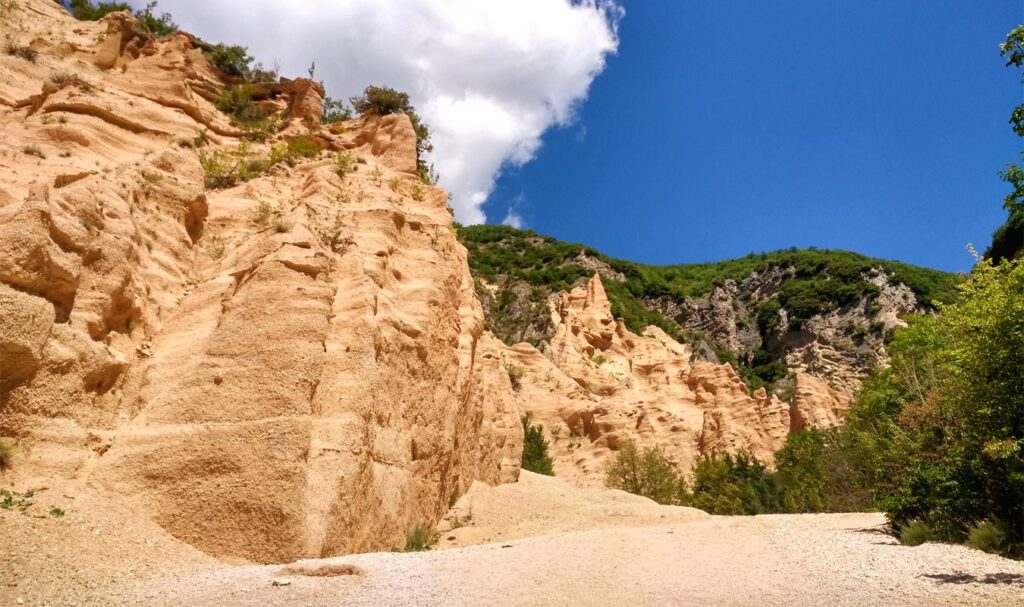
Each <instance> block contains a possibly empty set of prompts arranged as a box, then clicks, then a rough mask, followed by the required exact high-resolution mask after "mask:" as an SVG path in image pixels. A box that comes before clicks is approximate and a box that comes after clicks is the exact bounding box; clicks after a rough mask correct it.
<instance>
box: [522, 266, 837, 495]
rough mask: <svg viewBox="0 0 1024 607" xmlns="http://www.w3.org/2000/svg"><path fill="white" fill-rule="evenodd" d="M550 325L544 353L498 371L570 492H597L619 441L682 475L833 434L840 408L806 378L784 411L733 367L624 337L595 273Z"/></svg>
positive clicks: (532, 351) (662, 342) (652, 339)
mask: <svg viewBox="0 0 1024 607" xmlns="http://www.w3.org/2000/svg"><path fill="white" fill-rule="evenodd" d="M551 324H552V327H553V334H552V337H551V341H550V345H549V346H548V348H547V352H546V353H544V354H542V353H541V352H540V351H538V350H537V349H536V348H534V347H533V346H531V345H529V344H526V343H521V344H519V345H516V346H515V347H513V348H512V349H511V351H510V352H509V354H508V359H507V363H506V364H507V368H508V370H509V374H510V377H512V378H513V384H514V386H513V387H514V388H515V389H516V392H517V395H518V399H519V403H520V407H521V408H522V409H523V410H524V411H527V412H529V413H531V414H532V418H533V420H534V422H535V423H539V424H540V425H541V426H542V427H543V428H544V429H545V431H546V432H547V434H548V435H549V438H550V442H551V454H552V457H553V459H554V461H555V474H556V475H557V476H558V477H560V478H566V479H569V480H570V481H571V482H574V483H576V484H578V485H584V486H597V485H600V484H601V483H602V482H603V480H604V468H605V465H606V464H607V462H608V460H609V458H610V457H611V456H613V455H614V452H615V451H617V450H618V448H619V446H620V445H621V444H623V443H624V442H625V441H627V440H634V441H636V442H637V443H638V444H639V445H641V446H659V447H661V448H663V449H664V450H665V451H666V453H667V454H668V455H669V456H670V457H671V458H672V459H673V460H674V461H675V463H676V465H677V466H678V467H679V469H680V470H683V471H688V470H689V469H690V467H691V466H692V464H693V463H694V461H695V460H696V459H697V458H698V457H700V456H706V455H715V454H721V453H736V452H738V451H745V452H748V453H751V454H753V455H755V456H757V457H758V458H760V459H762V460H764V461H767V462H771V461H772V459H773V457H774V454H775V451H777V450H778V449H779V448H780V447H781V446H782V444H783V443H784V442H785V440H786V436H787V435H788V434H789V432H790V430H791V429H801V428H805V427H811V426H815V427H818V426H829V425H835V424H836V423H839V422H840V420H841V419H842V414H843V412H844V411H845V409H846V407H847V406H848V405H849V399H848V398H845V397H844V396H843V395H841V394H839V393H837V392H835V391H834V390H832V389H830V388H829V387H828V386H827V385H825V384H824V383H822V382H819V381H817V380H815V379H814V378H811V377H809V376H804V377H799V376H798V378H797V385H798V387H799V391H798V394H799V399H796V400H794V402H793V404H792V405H790V404H787V403H784V402H782V401H781V400H779V399H778V398H777V397H776V396H774V395H772V396H769V395H768V394H767V393H766V392H765V390H764V389H760V390H757V391H754V392H753V393H751V391H750V390H749V389H748V387H747V386H746V385H745V384H744V383H743V381H742V380H741V379H740V378H739V376H738V375H737V374H736V372H735V370H734V369H733V367H731V366H730V365H722V364H714V363H709V362H705V361H693V360H692V352H691V351H690V350H689V348H688V347H687V346H685V345H682V344H680V343H678V342H676V341H675V340H674V339H672V338H671V337H670V336H669V335H667V334H665V332H664V331H662V330H660V329H658V328H657V327H653V326H651V327H648V328H647V330H646V331H645V332H644V334H643V335H637V334H635V333H633V332H631V331H630V330H629V329H627V328H626V327H625V325H624V324H623V323H622V322H621V321H620V320H616V319H615V318H614V317H613V316H612V313H611V305H610V303H609V301H608V298H607V296H606V294H605V290H604V286H603V283H602V279H601V277H600V276H599V275H596V274H595V275H594V276H593V277H592V278H591V280H590V281H589V282H588V283H587V285H586V287H585V288H577V289H573V290H572V291H571V292H569V293H563V294H562V295H560V296H559V297H558V299H557V301H556V302H555V304H554V305H553V306H552V311H551Z"/></svg>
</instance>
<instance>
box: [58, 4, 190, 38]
mask: <svg viewBox="0 0 1024 607" xmlns="http://www.w3.org/2000/svg"><path fill="white" fill-rule="evenodd" d="M156 5H157V3H156V2H150V3H149V4H147V5H146V6H145V8H141V9H139V10H137V11H135V12H134V13H132V14H134V15H135V18H136V19H138V20H139V23H140V24H141V25H142V27H144V28H145V29H146V30H147V31H149V32H150V33H151V34H153V35H155V36H161V37H162V36H167V35H170V34H173V33H174V32H176V31H178V26H177V24H176V23H174V21H173V19H172V18H171V16H170V15H168V14H167V13H161V14H160V16H157V15H156V13H155V12H154V10H155V9H156ZM117 11H128V12H132V7H131V6H130V5H129V4H128V3H126V2H97V3H96V4H93V3H92V2H91V1H90V0H71V14H72V15H73V16H74V17H75V19H78V20H79V21H98V20H100V19H102V18H103V17H105V16H107V15H109V14H110V13H113V12H117Z"/></svg>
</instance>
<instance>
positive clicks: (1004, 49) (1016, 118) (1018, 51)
mask: <svg viewBox="0 0 1024 607" xmlns="http://www.w3.org/2000/svg"><path fill="white" fill-rule="evenodd" d="M999 54H1000V55H1001V56H1002V57H1003V58H1005V59H1006V67H1017V68H1020V67H1024V25H1018V26H1017V27H1015V28H1014V29H1013V31H1011V32H1010V33H1009V34H1007V35H1006V40H1005V41H1004V42H1003V43H1002V44H1000V45H999ZM1021 82H1024V76H1022V77H1021ZM1010 124H1012V125H1013V132H1014V133H1017V134H1018V135H1020V136H1021V137H1024V103H1022V104H1021V105H1018V106H1017V107H1016V108H1014V110H1013V113H1012V114H1011V115H1010Z"/></svg>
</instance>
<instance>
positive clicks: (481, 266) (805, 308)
mask: <svg viewBox="0 0 1024 607" xmlns="http://www.w3.org/2000/svg"><path fill="white" fill-rule="evenodd" d="M459 239H460V240H461V241H462V243H463V244H464V245H465V246H466V248H467V249H468V250H469V263H470V269H471V270H472V272H473V275H474V277H475V279H476V282H477V293H478V294H479V295H480V299H481V301H482V302H483V304H484V313H485V316H486V318H487V321H488V323H489V328H490V329H491V330H492V331H493V332H494V333H495V335H497V336H498V337H499V338H500V339H502V340H503V341H504V342H505V343H508V344H514V343H516V342H521V341H526V342H529V343H531V344H533V345H535V346H538V347H541V348H542V349H543V348H544V344H545V343H546V342H547V341H548V340H549V339H550V337H551V335H552V324H551V321H550V315H549V314H548V313H547V308H548V302H550V301H554V300H555V299H556V298H557V294H558V293H559V292H562V291H568V290H569V289H570V288H572V287H574V286H581V285H583V284H584V283H585V282H586V280H588V279H589V277H590V276H591V275H592V274H593V273H595V272H596V273H598V274H600V275H601V276H602V277H603V278H604V284H605V289H606V291H607V293H608V298H609V300H610V301H611V306H612V314H613V315H614V316H616V317H618V318H621V319H622V320H623V321H624V322H625V324H626V326H627V327H629V328H630V329H631V330H632V331H634V332H636V333H640V332H642V331H643V328H644V327H645V326H646V325H655V326H657V327H659V328H660V329H662V330H663V331H665V332H666V333H668V334H669V335H671V336H673V337H674V338H676V339H678V340H679V341H682V342H684V343H686V344H688V345H689V346H690V348H691V349H692V350H693V351H694V353H695V356H696V358H698V359H703V360H707V361H711V362H729V363H732V364H733V365H734V366H735V367H736V368H737V371H738V372H739V373H740V375H741V377H743V379H744V380H745V381H746V382H747V383H748V384H749V385H750V386H751V387H752V388H759V387H765V388H766V389H767V390H768V391H769V392H770V393H776V394H778V395H779V396H780V397H782V398H783V399H785V400H788V399H789V397H790V396H791V395H792V392H793V387H794V386H793V379H794V377H795V374H796V373H797V372H804V373H807V374H809V375H812V376H815V377H817V378H819V379H822V380H823V381H825V382H826V383H828V384H829V385H831V386H832V387H833V388H836V389H837V390H839V391H841V392H844V393H846V394H847V395H852V394H853V393H854V392H855V391H856V390H857V388H858V387H859V384H860V381H861V380H862V379H863V378H864V377H865V376H866V375H867V374H868V373H869V372H870V370H871V369H872V368H874V367H876V366H878V365H882V364H885V363H886V362H887V360H888V357H887V354H886V352H885V336H886V334H887V332H889V331H891V329H892V328H893V327H895V326H897V325H899V324H901V320H900V318H901V317H902V316H903V315H905V314H909V313H912V312H921V311H926V310H930V309H932V308H933V307H934V304H935V302H937V301H943V300H945V299H947V298H949V297H950V296H951V292H952V286H953V285H954V284H955V281H956V280H957V278H956V276H954V275H951V274H947V273H944V272H940V271H938V270H930V269H926V268H920V267H916V266H912V265H908V264H903V263H899V262H893V261H886V260H881V259H872V258H869V257H865V256H863V255H859V254H856V253H851V252H847V251H831V250H814V249H808V250H798V249H789V250H784V251H775V252H771V253H762V254H751V255H748V256H746V257H743V258H740V259H732V260H727V261H721V262H715V263H703V264H679V265H670V266H650V265H643V264H637V263H633V262H629V261H624V260H619V259H613V258H610V257H608V256H606V255H603V254H601V253H600V252H598V251H596V250H594V249H593V248H591V247H587V246H584V245H579V244H570V243H565V242H561V241H558V240H556V239H553V238H550V237H546V236H541V235H538V234H536V233H534V232H531V231H523V230H516V229H513V228H510V227H506V226H462V227H460V228H459Z"/></svg>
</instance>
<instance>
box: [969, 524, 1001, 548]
mask: <svg viewBox="0 0 1024 607" xmlns="http://www.w3.org/2000/svg"><path fill="white" fill-rule="evenodd" d="M1006 527H1007V526H1006V524H1005V523H1002V522H999V521H982V522H980V523H978V524H977V525H975V526H973V527H971V530H970V531H968V532H967V545H968V546H970V547H971V548H974V549H975V550H981V551H982V552H989V553H992V554H1006V553H1007V552H1008V550H1007V548H1008V546H1007V528H1006Z"/></svg>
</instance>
